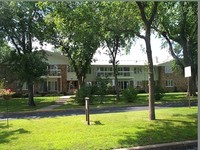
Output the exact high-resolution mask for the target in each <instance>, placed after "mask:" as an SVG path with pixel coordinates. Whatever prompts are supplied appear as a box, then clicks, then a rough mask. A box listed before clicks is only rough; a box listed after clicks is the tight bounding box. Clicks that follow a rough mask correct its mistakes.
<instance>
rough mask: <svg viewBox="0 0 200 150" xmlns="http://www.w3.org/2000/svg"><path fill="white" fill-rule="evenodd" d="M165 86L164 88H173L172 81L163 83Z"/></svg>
mask: <svg viewBox="0 0 200 150" xmlns="http://www.w3.org/2000/svg"><path fill="white" fill-rule="evenodd" d="M165 86H166V87H173V86H174V82H173V80H171V79H170V80H166V81H165Z"/></svg>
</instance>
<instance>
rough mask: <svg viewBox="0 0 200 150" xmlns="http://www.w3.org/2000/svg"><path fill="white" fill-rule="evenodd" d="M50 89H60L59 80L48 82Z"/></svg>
mask: <svg viewBox="0 0 200 150" xmlns="http://www.w3.org/2000/svg"><path fill="white" fill-rule="evenodd" d="M48 90H49V91H57V90H58V82H57V81H49V82H48Z"/></svg>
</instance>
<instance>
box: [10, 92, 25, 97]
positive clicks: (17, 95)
mask: <svg viewBox="0 0 200 150" xmlns="http://www.w3.org/2000/svg"><path fill="white" fill-rule="evenodd" d="M22 97H23V95H22V93H15V94H13V95H12V98H22Z"/></svg>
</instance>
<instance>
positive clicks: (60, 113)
mask: <svg viewBox="0 0 200 150" xmlns="http://www.w3.org/2000/svg"><path fill="white" fill-rule="evenodd" d="M191 106H197V104H196V103H194V104H191ZM170 107H188V106H187V104H186V103H181V104H165V105H157V106H156V107H155V108H156V109H162V108H170ZM141 110H148V106H136V107H130V106H121V107H106V108H91V109H90V114H102V113H118V112H130V111H141ZM83 114H85V109H70V110H69V109H68V110H58V111H33V112H19V113H8V114H7V113H1V114H0V120H2V119H7V118H9V119H22V118H46V117H56V116H75V115H83Z"/></svg>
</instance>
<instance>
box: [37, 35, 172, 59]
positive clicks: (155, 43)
mask: <svg viewBox="0 0 200 150" xmlns="http://www.w3.org/2000/svg"><path fill="white" fill-rule="evenodd" d="M33 45H34V46H37V47H41V48H42V49H44V50H49V51H53V49H54V46H53V45H51V44H46V45H44V46H39V44H38V43H35V44H33ZM151 48H152V56H153V59H156V57H157V59H158V61H159V62H164V61H166V60H169V59H172V57H171V55H170V53H169V51H168V47H166V48H163V49H161V39H159V38H157V37H156V36H155V35H153V34H152V35H151ZM98 50H100V51H101V53H99V52H98V51H97V53H96V54H95V55H94V58H95V59H108V60H109V56H108V55H106V54H104V53H105V50H102V48H99V49H98ZM117 58H118V59H130V60H147V54H146V52H145V41H144V40H143V39H139V38H138V39H137V40H136V41H134V42H133V44H132V47H131V49H130V53H129V54H128V55H125V54H123V55H118V56H117Z"/></svg>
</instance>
